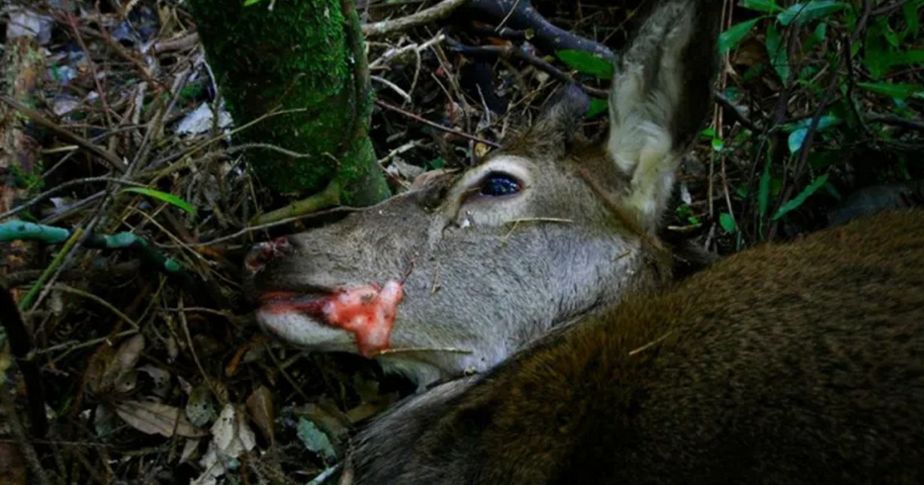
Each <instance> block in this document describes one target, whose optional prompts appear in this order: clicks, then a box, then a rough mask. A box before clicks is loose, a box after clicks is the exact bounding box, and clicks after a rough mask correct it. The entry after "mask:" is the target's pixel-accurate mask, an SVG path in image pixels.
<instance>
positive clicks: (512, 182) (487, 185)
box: [479, 172, 523, 197]
mask: <svg viewBox="0 0 924 485" xmlns="http://www.w3.org/2000/svg"><path fill="white" fill-rule="evenodd" d="M522 188H523V184H522V183H520V181H519V180H518V179H517V178H516V177H514V176H512V175H509V174H506V173H503V172H491V173H489V174H488V175H487V176H485V178H483V179H482V180H481V187H480V188H479V192H480V193H481V195H487V196H490V197H501V196H504V195H512V194H515V193H517V192H519V191H520V190H521V189H522Z"/></svg>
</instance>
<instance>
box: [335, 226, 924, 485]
mask: <svg viewBox="0 0 924 485" xmlns="http://www.w3.org/2000/svg"><path fill="white" fill-rule="evenodd" d="M922 480H924V210H921V209H912V210H907V209H906V210H902V211H897V212H891V213H884V214H880V215H878V216H872V217H868V218H864V219H859V220H856V221H854V222H851V223H849V224H848V225H846V226H840V227H836V228H832V229H828V230H825V231H822V232H820V233H816V234H813V235H811V236H809V237H806V238H804V239H802V240H799V241H796V242H793V243H788V244H768V245H764V246H761V247H757V248H754V249H750V250H746V251H743V252H740V253H737V254H735V255H733V256H731V257H729V258H727V259H725V260H722V261H719V262H717V263H715V264H714V265H712V266H710V267H709V268H707V269H704V270H702V271H701V272H698V273H696V274H694V275H692V276H691V277H689V278H687V279H685V280H683V281H681V282H679V283H674V284H672V285H670V286H669V287H668V288H667V289H662V290H661V291H657V292H652V293H648V294H640V293H636V294H632V295H628V296H626V297H625V298H624V299H623V301H622V303H620V304H618V305H616V306H614V307H612V308H611V309H609V310H608V311H606V312H603V313H598V314H595V315H591V316H588V317H586V318H583V319H581V321H580V322H576V323H573V324H571V325H567V326H564V327H559V328H558V329H556V330H553V331H551V332H550V333H549V334H547V335H546V336H544V337H543V338H541V339H539V340H538V341H536V342H535V343H534V344H531V345H529V346H527V348H525V349H523V350H521V351H519V352H517V353H515V354H514V355H512V356H511V357H510V358H508V359H507V360H505V361H504V362H502V363H501V364H499V365H498V366H496V367H495V368H493V369H491V370H489V371H487V372H486V373H484V374H482V375H477V376H472V377H467V378H462V379H459V380H455V381H450V382H448V383H444V384H441V385H439V386H437V387H434V388H432V389H430V390H429V391H427V392H426V393H423V394H420V395H416V396H412V397H411V398H410V401H407V402H405V403H404V404H401V405H399V406H398V407H397V408H395V409H393V410H391V411H388V412H386V414H385V415H384V416H382V417H380V418H379V419H378V420H376V421H374V422H373V423H371V424H370V425H369V426H368V427H367V428H366V429H365V430H363V431H362V432H360V434H359V435H358V436H357V438H356V439H355V446H354V447H353V450H352V451H351V453H350V459H349V460H348V463H347V466H346V470H345V471H344V473H343V475H342V476H341V483H356V484H366V483H401V484H418V483H419V484H430V483H440V484H457V483H458V484H463V483H464V484H480V483H768V484H769V483H773V484H777V483H787V484H788V483H813V484H814V483H921V481H922Z"/></svg>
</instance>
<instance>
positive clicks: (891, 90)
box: [857, 83, 924, 101]
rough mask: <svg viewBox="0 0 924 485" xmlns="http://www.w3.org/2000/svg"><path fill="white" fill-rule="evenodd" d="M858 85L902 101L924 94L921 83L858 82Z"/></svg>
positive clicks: (923, 87)
mask: <svg viewBox="0 0 924 485" xmlns="http://www.w3.org/2000/svg"><path fill="white" fill-rule="evenodd" d="M857 86H860V87H861V88H863V89H865V90H867V91H871V92H874V93H876V94H881V95H883V96H888V97H890V98H895V99H898V100H901V101H904V100H905V99H906V98H909V97H912V96H913V97H916V98H917V97H922V96H924V86H921V85H920V84H901V83H896V84H892V83H857Z"/></svg>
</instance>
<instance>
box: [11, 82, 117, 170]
mask: <svg viewBox="0 0 924 485" xmlns="http://www.w3.org/2000/svg"><path fill="white" fill-rule="evenodd" d="M0 101H2V102H4V103H6V104H7V105H9V106H10V107H12V108H13V109H15V110H16V111H19V112H20V113H22V114H24V115H25V116H26V117H27V118H29V119H30V120H32V122H33V123H36V124H38V125H40V126H41V127H42V128H45V129H47V130H49V131H51V132H52V133H54V134H56V135H58V136H60V137H61V138H64V139H66V140H67V141H69V142H71V143H74V144H75V145H78V146H79V147H81V148H83V149H84V150H87V151H88V152H90V153H93V154H94V155H96V156H98V157H100V158H102V159H103V160H105V161H106V162H107V163H108V164H109V167H110V168H112V169H113V170H115V171H117V172H119V173H122V172H124V171H125V165H124V163H123V162H122V159H121V158H119V157H118V155H116V154H114V153H112V152H110V151H108V150H105V149H103V148H100V147H98V146H97V145H95V144H93V143H91V142H90V141H88V140H87V139H86V138H83V137H81V136H78V135H76V134H74V133H71V132H70V131H68V130H65V129H64V128H62V127H61V126H59V125H58V124H57V123H55V122H54V121H51V120H49V119H48V118H46V117H45V116H43V115H42V114H41V113H39V112H38V111H36V110H34V109H32V108H30V107H28V106H26V105H24V104H22V103H20V102H19V101H16V100H15V99H13V98H10V97H8V96H3V95H0Z"/></svg>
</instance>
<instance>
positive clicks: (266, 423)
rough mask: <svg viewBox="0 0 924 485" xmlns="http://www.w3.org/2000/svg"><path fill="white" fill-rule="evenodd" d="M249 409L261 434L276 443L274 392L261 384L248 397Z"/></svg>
mask: <svg viewBox="0 0 924 485" xmlns="http://www.w3.org/2000/svg"><path fill="white" fill-rule="evenodd" d="M247 410H248V411H250V417H251V419H253V422H254V423H255V424H256V425H257V429H259V430H260V434H262V435H263V437H264V438H266V440H267V441H269V442H270V443H271V444H275V443H276V439H275V434H274V432H273V421H274V420H275V416H276V415H275V413H274V411H273V394H272V392H270V390H269V388H267V387H266V386H260V387H258V388H256V389H255V390H254V391H253V392H252V393H250V397H248V398H247Z"/></svg>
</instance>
